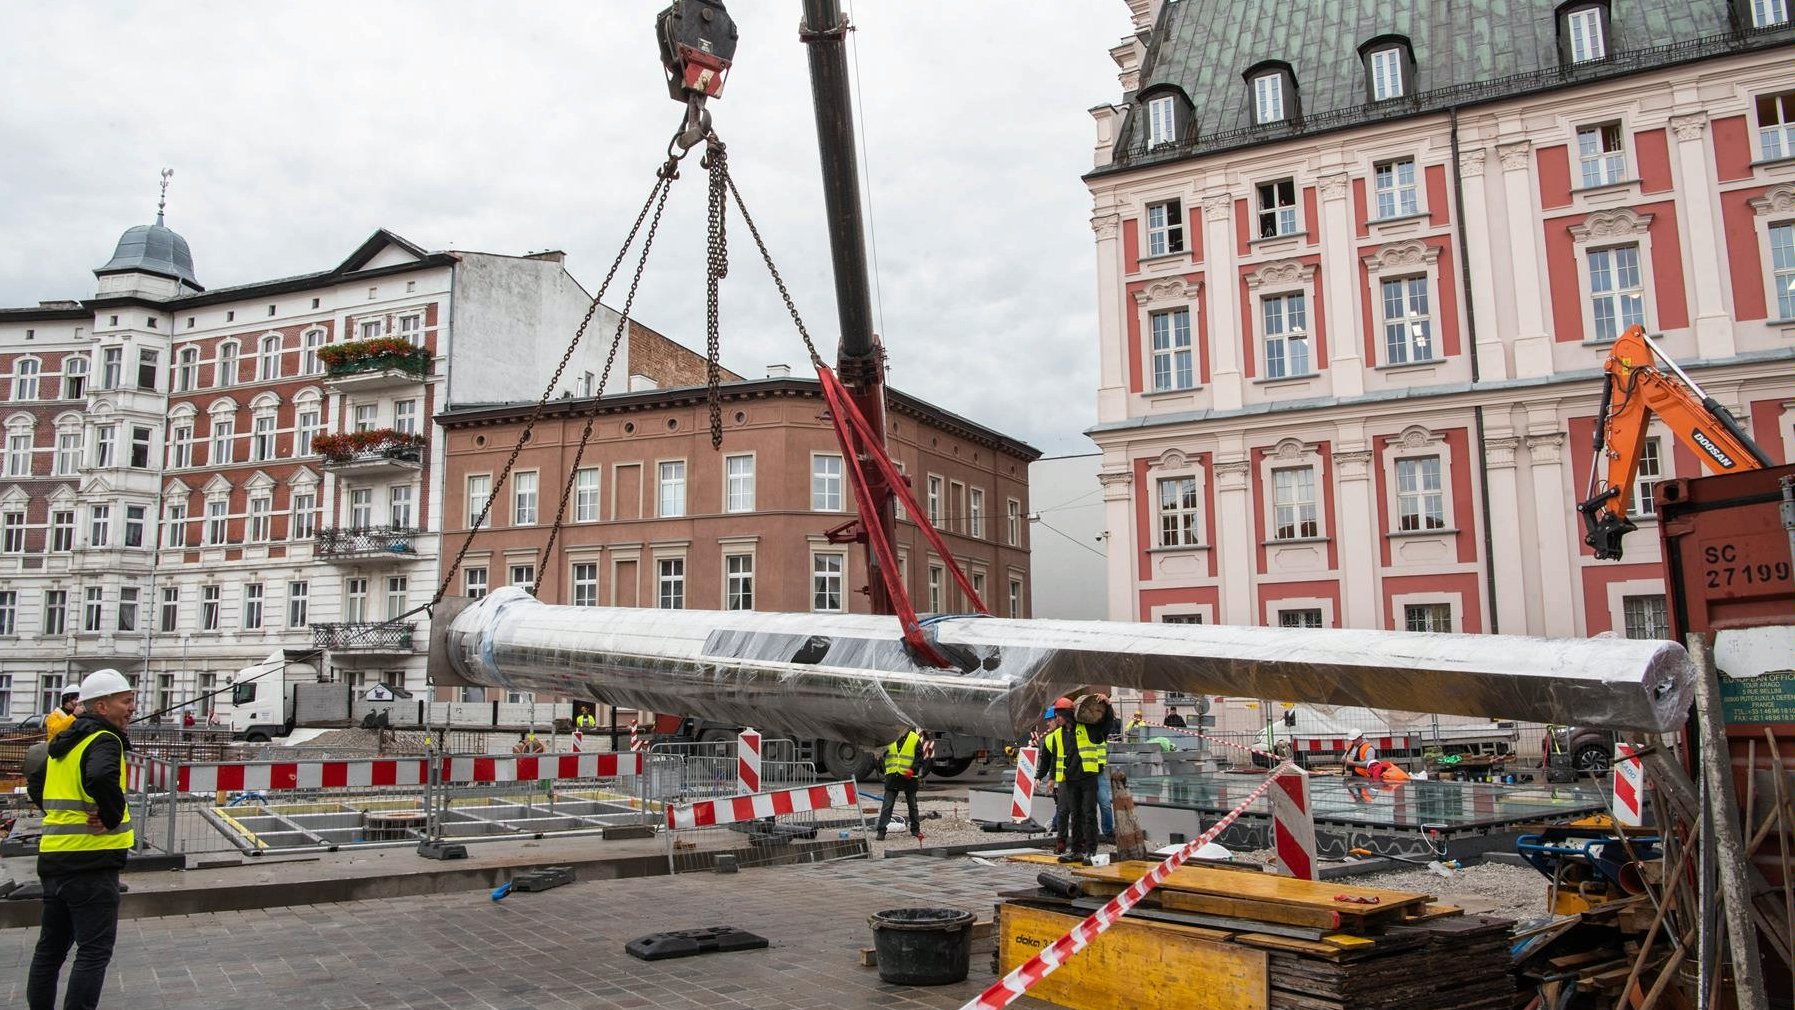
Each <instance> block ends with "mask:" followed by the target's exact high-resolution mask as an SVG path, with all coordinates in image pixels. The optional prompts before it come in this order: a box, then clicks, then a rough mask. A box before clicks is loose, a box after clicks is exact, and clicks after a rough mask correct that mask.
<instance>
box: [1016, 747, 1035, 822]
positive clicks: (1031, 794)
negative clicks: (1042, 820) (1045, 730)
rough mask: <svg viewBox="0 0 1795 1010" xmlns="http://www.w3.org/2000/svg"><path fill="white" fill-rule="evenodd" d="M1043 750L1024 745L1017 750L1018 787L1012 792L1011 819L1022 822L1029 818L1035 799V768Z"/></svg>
mask: <svg viewBox="0 0 1795 1010" xmlns="http://www.w3.org/2000/svg"><path fill="white" fill-rule="evenodd" d="M1040 758H1041V752H1040V751H1038V750H1036V749H1035V748H1033V747H1024V748H1022V749H1021V750H1019V751H1017V752H1016V788H1015V790H1014V791H1013V792H1011V794H1010V820H1012V821H1016V822H1017V823H1021V822H1023V821H1026V820H1028V819H1029V816H1030V811H1031V810H1032V809H1033V807H1034V801H1035V770H1036V768H1037V767H1038V766H1037V765H1036V762H1037V761H1039V760H1040Z"/></svg>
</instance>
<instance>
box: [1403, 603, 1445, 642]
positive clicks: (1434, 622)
mask: <svg viewBox="0 0 1795 1010" xmlns="http://www.w3.org/2000/svg"><path fill="white" fill-rule="evenodd" d="M1402 628H1403V630H1404V631H1430V632H1434V633H1435V634H1441V635H1444V634H1450V633H1451V632H1452V604H1450V603H1408V604H1404V605H1403V608H1402Z"/></svg>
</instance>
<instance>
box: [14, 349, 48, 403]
mask: <svg viewBox="0 0 1795 1010" xmlns="http://www.w3.org/2000/svg"><path fill="white" fill-rule="evenodd" d="M40 368H41V366H40V365H39V364H38V362H37V359H36V358H20V359H19V360H17V361H15V362H14V363H13V366H12V398H13V399H15V400H35V399H37V375H38V371H39V370H40Z"/></svg>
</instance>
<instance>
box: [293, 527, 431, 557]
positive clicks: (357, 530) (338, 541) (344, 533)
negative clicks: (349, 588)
mask: <svg viewBox="0 0 1795 1010" xmlns="http://www.w3.org/2000/svg"><path fill="white" fill-rule="evenodd" d="M423 535H424V531H423V530H421V529H418V528H417V527H415V526H333V527H328V528H326V529H321V530H319V531H318V535H317V536H316V537H314V538H313V539H314V542H315V543H316V545H317V546H316V548H315V551H314V553H315V555H316V556H317V557H320V558H347V557H360V556H367V555H382V554H393V555H416V554H417V552H418V551H417V546H416V544H415V543H414V541H415V540H417V538H419V537H421V536H423Z"/></svg>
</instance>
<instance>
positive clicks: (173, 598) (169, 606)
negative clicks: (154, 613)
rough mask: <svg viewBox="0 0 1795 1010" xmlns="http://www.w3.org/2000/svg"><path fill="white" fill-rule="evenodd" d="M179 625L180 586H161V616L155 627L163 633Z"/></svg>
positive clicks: (169, 631)
mask: <svg viewBox="0 0 1795 1010" xmlns="http://www.w3.org/2000/svg"><path fill="white" fill-rule="evenodd" d="M180 626H181V588H180V587H179V586H163V587H162V618H161V621H160V622H159V623H158V625H157V627H158V628H159V629H160V630H161V631H162V633H163V634H169V633H171V632H173V631H174V630H175V629H176V628H179V627H180Z"/></svg>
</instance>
